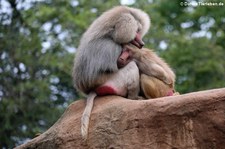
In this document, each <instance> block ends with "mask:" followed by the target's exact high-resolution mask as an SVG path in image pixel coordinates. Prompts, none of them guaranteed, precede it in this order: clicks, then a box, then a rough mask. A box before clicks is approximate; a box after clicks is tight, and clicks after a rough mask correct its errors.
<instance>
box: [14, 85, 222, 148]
mask: <svg viewBox="0 0 225 149" xmlns="http://www.w3.org/2000/svg"><path fill="white" fill-rule="evenodd" d="M84 107H85V101H84V100H79V101H76V102H74V103H72V104H71V105H70V106H69V107H68V109H67V110H66V111H65V113H64V114H63V115H62V117H61V118H60V119H59V120H58V121H57V122H56V123H55V124H54V125H53V126H52V127H51V128H50V129H49V130H47V131H46V132H45V133H43V134H42V135H40V136H38V137H36V138H34V139H33V140H31V141H29V142H27V143H26V144H23V145H21V146H19V147H17V149H28V148H29V149H34V148H35V149H36V148H37V149H51V148H54V149H57V148H58V149H70V148H71V149H82V148H109V149H120V148H124V149H139V148H141V149H143V148H147V149H195V148H198V149H222V148H223V149H224V148H225V88H223V89H214V90H209V91H201V92H195V93H190V94H185V95H178V96H172V97H164V98H158V99H151V100H128V99H125V98H122V97H118V96H107V97H101V98H96V100H95V104H94V109H93V112H92V115H91V120H90V127H89V137H88V140H87V142H84V141H82V139H81V134H80V119H81V115H82V113H83V110H84Z"/></svg>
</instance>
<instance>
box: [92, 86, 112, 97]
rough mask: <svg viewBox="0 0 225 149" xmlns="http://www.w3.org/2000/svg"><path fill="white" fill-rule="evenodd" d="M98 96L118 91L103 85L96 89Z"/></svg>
mask: <svg viewBox="0 0 225 149" xmlns="http://www.w3.org/2000/svg"><path fill="white" fill-rule="evenodd" d="M95 92H96V94H97V95H98V96H105V95H116V91H115V90H114V89H113V88H112V87H110V86H101V87H98V88H97V89H96V90H95Z"/></svg>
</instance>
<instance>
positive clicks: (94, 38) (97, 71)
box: [73, 6, 150, 93]
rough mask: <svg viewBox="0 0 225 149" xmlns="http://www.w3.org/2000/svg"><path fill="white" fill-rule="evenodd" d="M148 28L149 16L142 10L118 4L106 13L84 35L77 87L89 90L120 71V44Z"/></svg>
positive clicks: (76, 69) (75, 73)
mask: <svg viewBox="0 0 225 149" xmlns="http://www.w3.org/2000/svg"><path fill="white" fill-rule="evenodd" d="M149 27H150V19H149V17H148V15H147V14H146V13H145V12H143V11H141V10H139V9H135V8H129V7H126V6H117V7H114V8H112V9H110V10H108V11H106V12H105V13H103V14H102V15H101V16H100V17H99V18H97V19H96V20H95V21H94V22H93V23H92V24H91V25H90V27H89V28H88V29H87V31H86V32H85V33H84V34H83V36H82V38H81V41H80V45H79V47H78V49H77V53H76V57H75V62H74V63H75V64H74V68H73V80H74V85H75V87H76V88H77V89H78V90H81V91H82V92H84V93H89V92H90V91H92V90H93V89H95V88H96V87H97V86H99V85H101V84H102V83H104V82H105V81H106V78H108V77H110V76H111V74H113V73H116V72H117V71H118V67H117V59H118V57H119V55H120V54H121V52H122V46H121V45H122V44H126V43H129V42H130V41H131V40H133V39H134V38H135V35H136V32H137V31H139V33H140V35H141V37H143V36H144V35H145V34H146V33H147V31H148V29H149ZM104 78H105V80H104Z"/></svg>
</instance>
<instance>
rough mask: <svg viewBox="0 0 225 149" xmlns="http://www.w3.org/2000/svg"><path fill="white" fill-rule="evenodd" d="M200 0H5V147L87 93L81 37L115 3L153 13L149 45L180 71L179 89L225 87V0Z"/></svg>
mask: <svg viewBox="0 0 225 149" xmlns="http://www.w3.org/2000/svg"><path fill="white" fill-rule="evenodd" d="M198 2H199V1H195V0H187V1H180V0H173V1H171V0H157V1H156V0H142V1H138V0H111V1H108V0H98V1H96V0H89V1H87V0H54V1H53V0H1V1H0V148H3V149H7V148H12V147H14V146H16V145H19V144H21V143H23V142H25V141H27V140H29V139H31V138H33V137H35V135H37V134H38V133H42V132H44V131H45V130H46V129H48V128H49V127H50V126H51V125H52V124H54V122H55V121H56V120H57V119H58V118H59V117H60V115H61V114H62V113H63V111H64V110H65V108H66V107H67V106H68V105H69V104H70V103H71V102H73V101H74V100H77V99H79V98H80V93H78V92H77V91H76V90H75V89H74V88H73V84H72V78H71V68H72V65H73V59H74V55H75V51H76V48H77V47H78V44H79V39H80V37H81V35H82V33H83V32H84V31H85V30H86V29H87V27H88V26H89V25H90V24H91V22H92V21H93V20H94V19H95V18H96V17H98V16H99V15H100V14H102V12H104V11H105V10H107V9H110V8H112V7H113V6H116V5H121V4H122V5H129V6H132V7H136V8H140V9H142V10H144V11H145V12H147V13H148V14H149V15H150V17H151V28H150V31H149V33H148V34H147V35H146V36H145V37H144V41H145V43H146V47H148V48H152V49H155V51H156V52H157V53H158V54H159V55H160V56H161V57H163V58H165V59H166V61H167V62H168V63H169V64H170V65H171V67H172V68H173V69H174V71H175V73H176V75H177V83H176V89H177V91H179V92H180V93H182V94H184V93H188V92H193V91H199V90H207V89H212V88H220V87H224V86H225V42H224V41H225V34H224V31H225V16H224V14H225V1H224V0H210V1H207V0H203V1H200V2H211V3H212V2H214V3H217V4H220V6H203V5H200V4H199V3H198ZM182 4H189V5H188V6H184V5H182ZM196 4H198V5H196ZM222 4H223V6H222Z"/></svg>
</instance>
